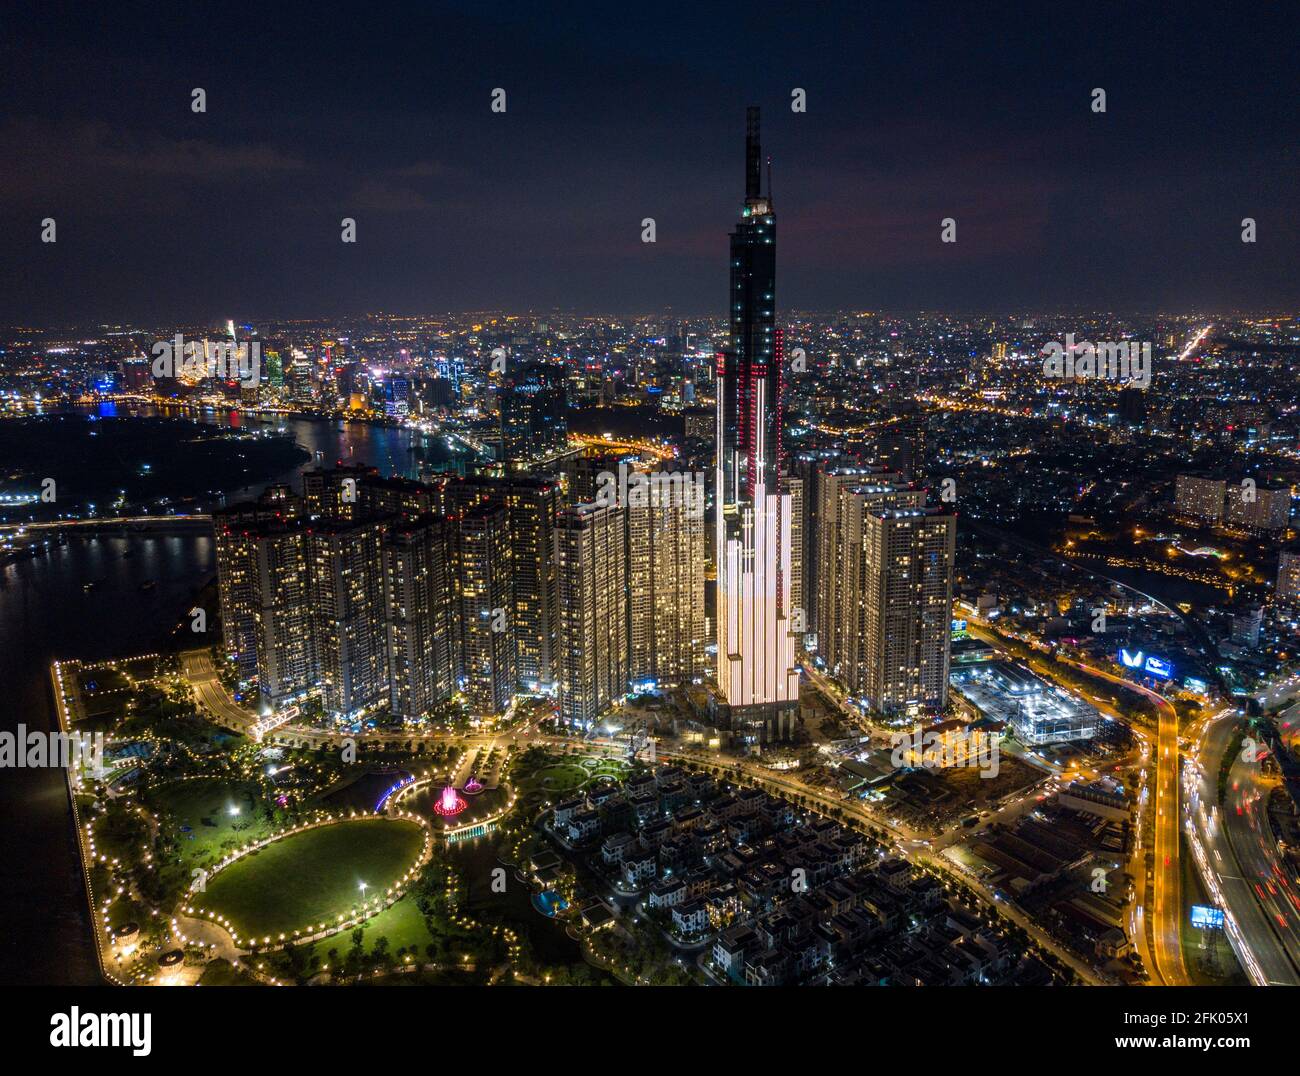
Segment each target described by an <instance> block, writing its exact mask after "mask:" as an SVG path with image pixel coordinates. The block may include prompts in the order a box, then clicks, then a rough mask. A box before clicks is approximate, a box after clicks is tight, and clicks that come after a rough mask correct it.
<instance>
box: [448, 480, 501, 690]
mask: <svg viewBox="0 0 1300 1076" xmlns="http://www.w3.org/2000/svg"><path fill="white" fill-rule="evenodd" d="M456 531H457V533H456V540H455V557H454V561H453V581H454V584H455V588H456V600H457V602H458V612H459V626H460V631H459V639H458V648H457V657H458V660H457V666H458V672H459V675H460V678H461V690H462V691H463V692H464V695H465V701H466V703H467V704H468V705H469V708H470V710H471V712H472V713H475V714H480V715H499V714H503V713H505V711H506V710H507V709H508V708H509V706H510V702H511V700H512V698H513V697H514V690H515V679H516V678H515V648H514V643H513V640H512V639H511V630H510V620H511V617H510V614H511V609H510V604H511V603H510V537H509V527H508V522H507V516H506V509H505V507H504V506H500V505H493V504H490V503H482V504H479V505H477V506H476V507H474V508H471V509H469V510H468V511H466V512H465V514H464V516H463V517H462V518H461V519H460V520H459V521H458V522H457V525H456Z"/></svg>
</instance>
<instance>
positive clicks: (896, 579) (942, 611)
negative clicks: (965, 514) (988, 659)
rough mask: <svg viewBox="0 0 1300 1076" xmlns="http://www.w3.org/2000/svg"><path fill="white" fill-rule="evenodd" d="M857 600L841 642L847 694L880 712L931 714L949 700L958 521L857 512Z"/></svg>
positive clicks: (907, 511) (935, 515)
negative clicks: (847, 652) (850, 661)
mask: <svg viewBox="0 0 1300 1076" xmlns="http://www.w3.org/2000/svg"><path fill="white" fill-rule="evenodd" d="M861 520H862V531H861V534H862V544H861V547H860V549H861V552H860V555H859V565H860V571H859V574H858V576H857V586H856V592H857V594H858V595H859V597H858V600H857V602H856V603H855V606H854V609H853V612H854V618H853V621H852V622H851V623H850V625H849V631H848V633H847V637H846V640H845V641H846V643H849V644H851V647H852V649H854V650H856V657H855V661H854V668H853V670H852V679H851V680H850V681H849V684H850V690H851V691H854V692H855V693H856V694H860V695H862V696H863V697H865V698H866V700H867V703H868V705H870V706H872V707H873V708H875V709H877V710H880V711H881V712H883V713H887V714H891V713H897V712H899V711H907V710H910V709H912V708H913V707H915V708H917V709H918V710H920V711H927V712H930V713H936V712H940V711H942V710H943V707H944V704H945V703H946V702H947V700H948V664H949V655H950V652H951V638H952V630H951V623H952V576H953V564H954V561H955V559H956V535H957V519H956V517H955V516H953V515H952V514H950V513H947V512H945V511H943V510H942V509H939V508H888V507H880V506H873V507H870V508H867V509H865V510H864V511H863V512H862V516H861Z"/></svg>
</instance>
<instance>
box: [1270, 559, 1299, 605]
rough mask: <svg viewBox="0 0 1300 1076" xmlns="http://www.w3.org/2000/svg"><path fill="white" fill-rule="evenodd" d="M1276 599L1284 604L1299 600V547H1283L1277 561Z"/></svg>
mask: <svg viewBox="0 0 1300 1076" xmlns="http://www.w3.org/2000/svg"><path fill="white" fill-rule="evenodd" d="M1274 593H1275V596H1276V598H1277V600H1278V601H1279V602H1281V603H1283V604H1284V605H1291V604H1294V603H1297V602H1300V549H1284V550H1282V553H1281V555H1280V556H1279V557H1278V562H1277V590H1276V591H1275V592H1274Z"/></svg>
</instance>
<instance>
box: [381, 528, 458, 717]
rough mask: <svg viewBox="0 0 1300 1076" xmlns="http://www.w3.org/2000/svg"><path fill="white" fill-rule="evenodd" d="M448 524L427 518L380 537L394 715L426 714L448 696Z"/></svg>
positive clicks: (452, 683)
mask: <svg viewBox="0 0 1300 1076" xmlns="http://www.w3.org/2000/svg"><path fill="white" fill-rule="evenodd" d="M449 538H450V534H449V524H448V522H447V521H446V520H445V519H442V518H439V517H436V516H429V517H425V518H423V519H421V520H417V521H414V522H409V523H400V524H396V525H394V526H393V527H391V528H390V529H389V531H388V533H387V534H386V535H385V536H384V542H383V572H384V630H385V636H386V637H385V642H386V648H387V656H388V680H389V688H388V697H389V705H390V709H391V712H392V714H393V716H394V717H400V718H403V719H405V720H408V721H409V720H413V719H417V718H421V717H425V716H427V715H428V714H429V713H430V712H431V711H432V710H433V709H434V708H435V707H437V706H438V705H439V704H440V703H443V702H446V701H447V700H448V699H450V698H451V695H452V691H453V689H454V687H455V681H454V677H453V670H452V629H453V620H452V585H451V566H450V564H449V563H448V553H449Z"/></svg>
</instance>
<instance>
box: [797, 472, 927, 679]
mask: <svg viewBox="0 0 1300 1076" xmlns="http://www.w3.org/2000/svg"><path fill="white" fill-rule="evenodd" d="M814 476H815V482H814V484H815V487H816V493H815V502H816V519H817V529H816V533H815V535H813V536H812V539H811V540H810V541H808V542H806V543H805V545H806V547H807V548H809V549H811V550H812V551H813V556H812V557H810V558H809V562H810V568H811V570H810V571H805V575H804V578H805V591H806V592H807V593H810V594H812V595H814V596H815V607H814V612H815V617H814V619H813V622H812V624H813V628H814V629H815V630H816V632H817V653H818V654H820V655H821V657H822V659H823V660H824V661H826V662H827V664H828V665H829V664H830V662H831V657H830V656H828V655H831V656H833V655H835V654H836V653H838V652H839V646H840V642H839V634H840V628H839V613H838V602H839V598H838V596H837V586H838V584H839V580H840V572H839V564H840V560H839V558H840V556H841V542H842V539H841V536H840V494H841V492H842V491H843V490H844V489H846V488H848V487H851V486H860V485H875V486H887V487H895V486H899V485H901V484H902V481H903V479H902V475H900V474H899V473H898V472H897V471H890V470H886V469H885V468H884V467H853V466H848V465H844V464H834V465H831V466H830V467H821V468H818V469H817V470H816V471H815V472H814Z"/></svg>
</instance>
